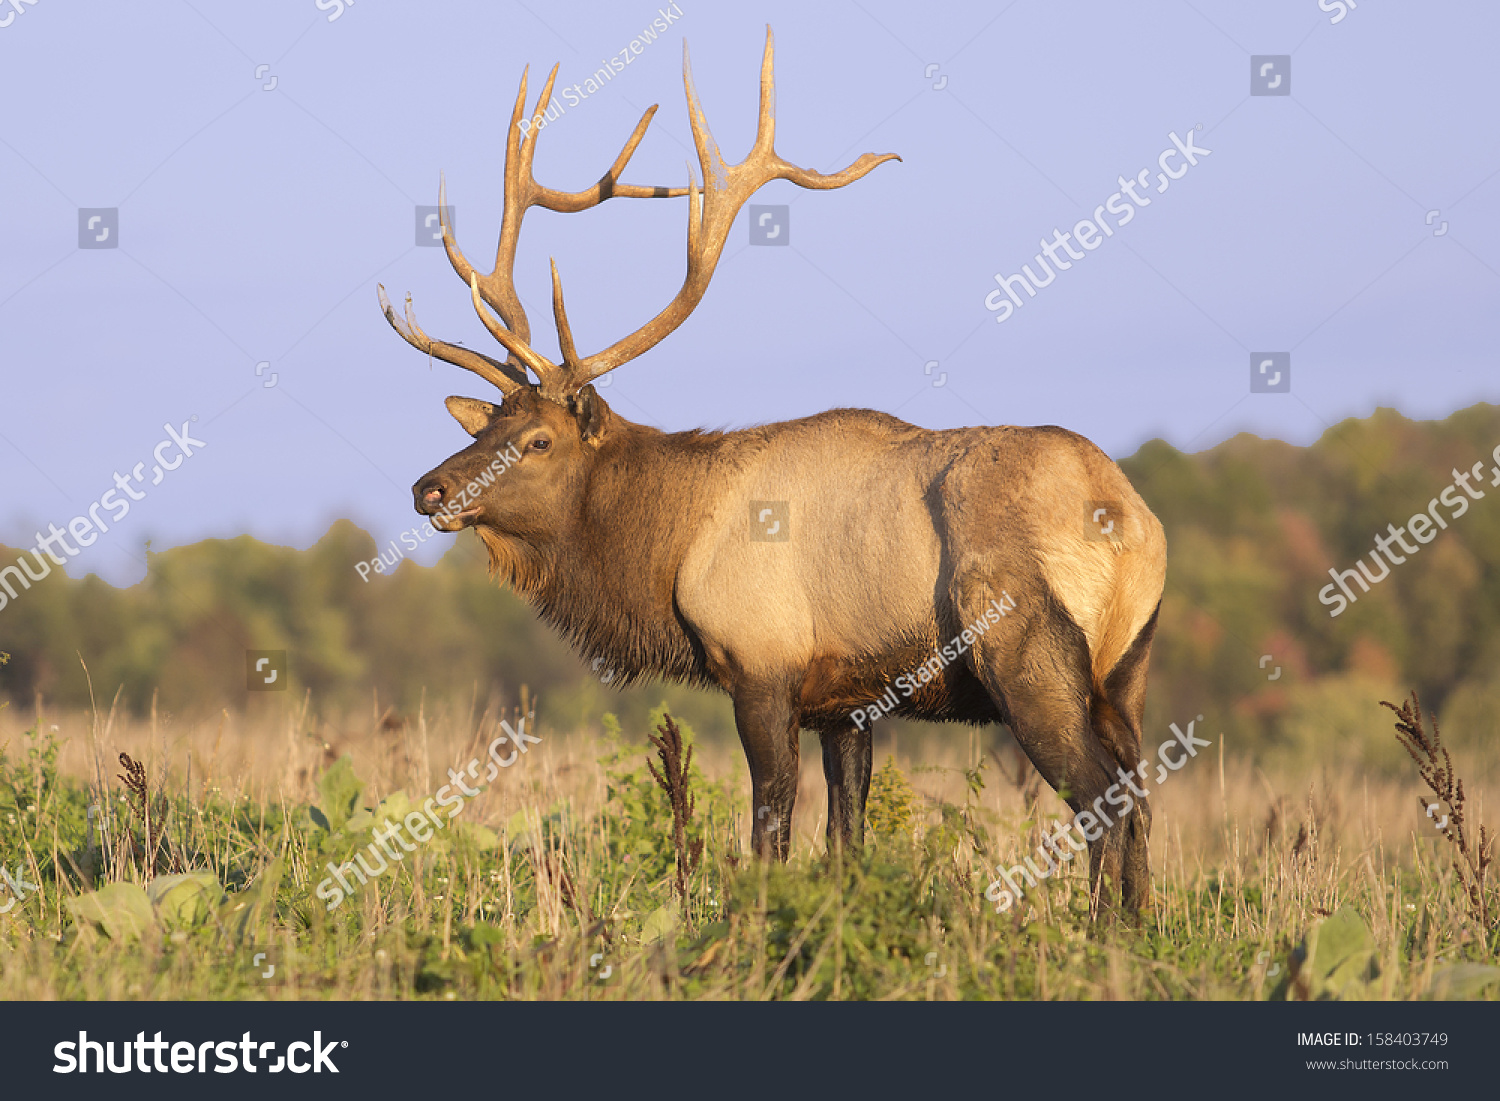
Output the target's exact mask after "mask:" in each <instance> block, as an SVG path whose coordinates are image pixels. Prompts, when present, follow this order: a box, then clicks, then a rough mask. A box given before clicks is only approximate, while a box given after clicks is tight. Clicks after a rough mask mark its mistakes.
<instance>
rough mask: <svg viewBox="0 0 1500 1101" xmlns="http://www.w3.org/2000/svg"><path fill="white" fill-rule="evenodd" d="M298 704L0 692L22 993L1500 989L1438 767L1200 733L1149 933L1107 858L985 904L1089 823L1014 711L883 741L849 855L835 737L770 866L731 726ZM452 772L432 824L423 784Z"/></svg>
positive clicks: (1171, 794) (807, 780) (1485, 914)
mask: <svg viewBox="0 0 1500 1101" xmlns="http://www.w3.org/2000/svg"><path fill="white" fill-rule="evenodd" d="M283 699H284V698H283ZM281 706H282V708H283V709H282V710H281V711H279V712H277V711H275V710H274V709H270V710H267V711H265V712H263V713H262V714H260V715H258V716H256V717H254V718H251V717H248V716H244V715H230V714H227V713H225V714H223V715H221V716H220V717H219V718H217V719H215V720H213V721H208V722H203V723H196V724H194V723H181V722H176V721H166V720H164V719H163V720H157V719H154V718H152V719H144V720H131V719H127V718H124V717H122V716H121V715H111V714H109V713H108V712H107V709H105V708H102V707H101V709H100V713H99V714H97V715H96V714H93V713H65V714H52V713H49V712H48V711H46V710H45V709H40V710H34V711H32V712H31V713H27V714H22V713H21V712H20V711H19V710H18V709H15V708H11V709H6V710H3V711H0V748H3V757H0V829H3V833H0V860H3V863H4V865H5V867H6V869H7V873H6V875H7V879H8V881H9V882H8V884H7V888H8V889H7V892H6V893H4V894H0V905H4V904H5V903H6V902H12V903H13V904H12V905H11V906H10V908H9V910H8V911H7V912H5V913H3V914H0V997H3V998H5V999H74V998H87V999H177V998H227V999H242V998H272V999H275V998H299V999H317V998H325V999H348V998H357V999H384V998H402V999H405V998H435V999H455V998H457V999H470V998H507V999H558V998H563V999H590V1000H611V999H659V998H671V999H699V998H704V999H724V998H732V999H789V1000H801V999H975V998H1005V999H1266V998H1273V997H1286V996H1289V995H1290V996H1308V997H1354V998H1382V999H1417V998H1428V997H1458V998H1474V997H1487V998H1496V997H1500V969H1497V968H1496V967H1494V966H1491V965H1492V964H1493V962H1494V957H1495V953H1496V948H1497V940H1496V938H1497V933H1496V931H1495V929H1494V926H1493V915H1494V913H1495V910H1494V890H1493V887H1492V886H1491V885H1490V884H1489V882H1488V878H1489V873H1488V868H1487V867H1485V868H1479V866H1478V864H1477V863H1471V864H1469V865H1465V864H1464V863H1463V860H1464V858H1463V856H1462V854H1460V853H1459V851H1458V847H1457V846H1456V845H1454V844H1453V843H1452V842H1451V841H1450V839H1449V838H1448V837H1446V836H1445V835H1444V834H1442V833H1440V832H1439V831H1438V830H1437V828H1436V821H1435V819H1432V818H1426V817H1424V816H1423V813H1422V807H1423V804H1424V802H1426V801H1427V799H1426V797H1427V789H1426V787H1425V786H1424V785H1423V784H1422V781H1421V779H1420V778H1419V777H1418V775H1417V769H1416V766H1415V765H1413V767H1412V769H1411V775H1410V779H1409V782H1398V781H1393V780H1391V779H1389V778H1387V779H1382V780H1377V779H1375V778H1373V777H1364V776H1360V775H1356V774H1352V773H1351V772H1349V771H1348V770H1347V769H1345V768H1342V767H1339V766H1337V765H1334V766H1331V767H1329V768H1327V769H1324V770H1322V771H1319V772H1316V773H1301V774H1297V775H1287V776H1276V775H1269V776H1268V775H1266V774H1265V773H1263V772H1262V771H1261V770H1260V769H1258V768H1257V767H1255V765H1254V764H1253V763H1252V762H1251V761H1249V760H1247V759H1245V758H1243V757H1242V756H1240V755H1237V754H1236V753H1235V752H1234V747H1233V746H1228V747H1226V746H1224V744H1223V739H1222V738H1220V737H1218V736H1217V735H1215V734H1214V733H1213V731H1212V728H1209V729H1208V730H1207V731H1200V735H1201V736H1206V737H1208V738H1210V739H1211V740H1212V741H1213V742H1214V745H1213V747H1212V748H1211V749H1209V750H1200V751H1199V753H1198V755H1197V756H1196V757H1194V758H1192V759H1191V760H1189V761H1187V763H1186V764H1185V765H1184V767H1183V768H1182V769H1181V771H1179V772H1175V773H1172V774H1170V775H1169V776H1167V778H1166V779H1165V780H1164V781H1163V782H1161V783H1160V785H1159V787H1157V788H1156V789H1155V790H1154V791H1153V795H1152V805H1153V810H1154V816H1155V820H1154V827H1153V832H1152V837H1151V864H1152V870H1153V875H1154V877H1155V895H1156V905H1155V909H1154V913H1152V914H1151V915H1149V917H1148V918H1146V919H1144V920H1143V922H1142V923H1141V925H1140V926H1139V927H1127V926H1126V925H1125V924H1123V923H1118V922H1100V923H1094V922H1091V921H1090V918H1089V906H1088V892H1087V889H1086V879H1085V878H1084V877H1085V872H1086V868H1082V869H1080V868H1079V867H1078V865H1079V864H1080V863H1082V861H1073V862H1072V864H1070V865H1065V866H1064V869H1063V872H1062V874H1060V875H1058V876H1054V877H1051V878H1048V879H1043V880H1041V881H1040V882H1039V883H1038V884H1037V886H1036V887H1035V888H1030V887H1027V889H1026V890H1025V891H1024V893H1023V895H1022V897H1021V899H1020V900H1019V901H1018V902H1017V903H1016V904H1015V905H1012V906H1010V907H1008V908H1006V909H1005V910H1004V912H997V905H996V903H995V902H993V901H990V900H989V899H987V898H986V891H987V889H989V888H990V884H991V883H992V881H994V880H995V869H996V866H997V865H998V864H1000V863H1002V862H1003V863H1004V864H1005V865H1007V866H1011V865H1015V864H1018V863H1020V862H1021V861H1022V860H1023V859H1024V858H1025V857H1026V856H1027V855H1032V856H1033V857H1034V856H1035V853H1036V850H1037V847H1038V845H1039V844H1040V843H1041V839H1042V833H1043V829H1044V827H1049V828H1050V826H1051V824H1052V823H1053V820H1054V819H1058V818H1063V817H1065V816H1066V808H1065V806H1064V805H1063V803H1062V802H1061V801H1060V800H1059V799H1057V797H1056V796H1055V795H1053V794H1052V792H1051V791H1050V790H1049V789H1047V788H1046V786H1045V785H1043V784H1041V783H1040V779H1039V778H1038V777H1037V776H1036V775H1035V773H1034V772H1031V771H1030V770H1029V766H1027V765H1024V762H1023V761H1022V760H1021V758H1019V756H1018V755H1016V754H1014V753H1013V752H1012V750H1011V749H1008V748H1006V747H1004V746H1002V747H1000V748H998V749H996V750H994V751H993V752H991V751H989V750H988V749H987V748H986V747H987V746H988V744H989V743H988V742H987V741H985V739H986V738H992V737H993V736H992V735H989V734H980V733H977V732H976V733H975V734H973V735H971V736H969V737H968V744H967V746H965V745H964V742H963V736H960V737H959V738H958V739H956V740H955V739H954V738H952V737H949V738H947V739H946V740H944V739H928V740H923V739H921V738H919V737H917V736H915V735H914V734H913V733H910V732H903V733H902V734H901V735H900V737H899V740H897V739H895V738H893V737H892V736H891V735H888V734H885V733H881V734H878V735H877V743H876V768H877V777H876V782H875V790H874V791H873V793H872V797H871V809H870V821H871V835H872V836H871V839H870V843H869V844H868V845H867V847H866V850H865V851H864V852H863V853H862V854H860V855H858V856H856V857H852V858H840V857H828V856H827V855H825V852H824V845H823V837H822V830H823V815H824V807H825V803H824V792H823V781H822V777H821V773H820V769H819V767H818V766H819V759H818V754H817V752H816V742H815V741H813V740H812V739H809V740H808V743H807V744H806V745H805V746H804V752H803V774H802V789H801V794H800V797H799V800H798V818H797V844H796V847H795V852H794V854H793V857H792V859H791V860H790V862H789V863H788V865H787V866H785V867H767V866H766V865H765V864H763V863H762V862H760V861H757V860H753V859H750V858H749V857H748V855H747V852H746V850H747V842H748V836H749V828H748V827H749V817H748V816H749V806H748V804H749V784H748V780H747V777H746V769H745V765H744V762H743V759H742V757H741V755H740V752H739V749H738V747H737V746H728V745H725V746H711V745H706V744H705V745H698V746H692V749H693V754H692V757H691V762H690V764H687V763H686V762H684V761H680V760H676V759H675V758H673V757H672V754H671V753H670V752H668V753H667V755H666V756H667V758H668V762H670V763H668V762H664V761H663V760H662V759H661V758H662V751H661V750H659V749H658V748H657V747H654V746H653V745H652V744H650V743H649V742H648V740H647V737H648V733H649V732H648V731H647V730H644V729H641V730H634V729H632V730H624V731H621V730H619V729H618V724H615V723H614V722H613V721H612V720H610V719H609V718H606V719H605V722H604V728H603V730H602V732H601V731H599V730H595V731H592V732H565V731H558V730H554V729H552V728H551V727H549V725H548V724H547V721H546V713H545V709H542V710H541V711H540V713H538V714H534V715H532V716H530V717H529V719H528V722H527V724H526V726H525V727H524V728H519V720H520V718H521V716H520V715H519V714H518V713H514V712H512V713H505V714H502V713H501V712H500V711H499V710H498V709H496V708H494V707H491V708H490V709H488V710H482V709H479V708H474V709H469V710H467V711H465V710H463V709H462V708H461V707H455V708H453V709H451V710H444V709H441V708H434V709H431V710H430V711H425V712H423V713H421V714H418V715H415V716H412V717H410V718H409V719H401V718H397V717H395V716H392V715H389V714H381V713H379V712H378V711H372V712H371V713H370V714H368V715H366V716H363V717H361V718H357V719H350V720H349V721H347V722H345V723H343V724H339V725H336V726H334V727H328V726H326V725H323V726H319V727H318V730H317V731H316V732H314V733H309V731H310V730H313V726H314V724H312V723H311V722H310V721H309V719H308V711H307V705H306V703H305V702H303V703H302V705H301V706H300V707H299V706H297V703H296V701H287V702H286V703H284V704H282V705H281ZM502 723H504V724H505V725H502ZM522 730H524V733H525V734H526V735H527V736H528V738H535V739H539V740H536V741H529V740H527V739H521V738H519V737H517V736H516V735H518V734H519V733H520V732H521V731H522ZM501 735H507V739H508V740H507V741H506V742H504V743H500V745H499V749H498V751H496V752H495V753H494V754H493V755H492V752H491V748H490V747H491V745H492V744H493V743H494V741H495V739H496V738H498V737H500V736H501ZM684 736H685V738H686V740H687V742H688V743H689V744H690V745H691V742H692V735H691V732H689V731H684ZM518 742H519V743H520V749H524V752H521V751H520V749H516V748H513V747H515V746H516V744H517V743H518ZM669 749H670V747H669ZM121 754H125V755H128V760H126V759H122V757H121ZM511 755H513V757H512V756H511ZM648 760H649V761H650V762H652V764H651V765H650V766H648ZM471 761H473V762H476V763H477V764H478V765H479V766H480V767H479V768H478V769H477V771H466V770H467V768H468V765H469V763H470V762H471ZM491 761H498V762H500V763H501V764H504V767H489V766H488V763H489V762H491ZM507 762H508V763H507ZM1456 764H1457V767H1458V773H1459V775H1462V774H1463V771H1462V769H1463V763H1462V762H1457V763H1456ZM684 765H686V767H682V766H684ZM450 769H452V770H455V771H456V773H457V774H458V775H459V777H460V778H461V779H463V780H464V781H465V782H466V784H468V785H469V787H470V789H471V790H476V789H477V790H478V794H476V795H474V796H472V797H468V796H462V797H460V796H456V795H454V794H452V793H453V791H455V790H457V789H456V788H453V787H452V786H451V785H452V778H451V775H450V771H449V770H450ZM652 769H655V770H656V771H657V772H659V773H665V775H664V777H663V779H665V780H667V781H669V783H668V785H667V786H669V787H675V788H676V793H677V798H676V802H677V808H676V812H675V817H674V809H673V805H672V804H673V799H672V798H670V797H669V795H668V793H667V792H666V791H665V790H664V789H663V786H662V785H661V784H659V783H658V781H657V779H656V778H655V777H653V775H652ZM678 772H680V773H681V776H680V781H681V783H676V784H674V783H673V782H672V781H674V780H676V779H679V778H678V777H677V775H676V774H677V773H678ZM487 773H493V774H494V775H493V779H492V780H489V782H487V783H486V782H485V781H486V774H487ZM445 785H450V787H449V789H448V797H447V798H448V800H449V802H445V803H443V804H442V805H441V807H439V810H438V815H437V820H438V821H441V822H442V826H443V828H442V829H432V828H431V827H430V825H428V823H430V822H431V821H433V819H434V816H433V815H432V814H431V812H430V810H429V812H428V814H427V816H426V818H425V819H424V817H423V815H422V813H421V812H420V810H419V808H421V807H422V806H423V804H424V803H425V802H426V801H427V800H428V799H429V797H433V796H436V795H439V793H440V790H441V789H443V788H444V786H445ZM684 785H685V790H684ZM1467 796H1468V809H1467V814H1468V819H1469V822H1468V826H1467V829H1468V831H1469V833H1470V834H1471V835H1477V833H1478V828H1477V823H1478V820H1479V818H1480V817H1481V814H1480V811H1481V810H1482V807H1483V802H1484V800H1483V793H1481V792H1478V791H1469V792H1468V793H1467ZM453 800H458V801H457V802H452V801H453ZM450 803H451V806H452V807H456V809H443V808H444V807H449V806H450ZM689 809H691V816H690V817H686V816H685V814H684V812H685V811H687V810H689ZM1443 809H1445V810H1447V809H1448V807H1447V805H1446V804H1445V806H1444V808H1443ZM409 814H410V815H413V819H408V818H407V817H406V816H407V815H409ZM450 814H451V815H452V817H451V818H450V817H447V815H450ZM402 821H407V822H413V821H414V824H412V825H409V826H407V827H406V829H407V831H408V832H403V833H402V834H401V835H400V838H401V839H400V841H399V842H397V841H394V840H388V841H387V848H388V849H389V850H390V852H392V853H394V854H397V855H399V859H381V858H377V857H376V856H375V855H374V853H375V851H376V850H374V849H371V848H369V846H371V845H372V844H373V843H372V841H371V835H370V830H371V829H372V828H376V827H381V826H382V824H383V823H386V822H392V823H396V822H402ZM424 830H425V832H426V833H427V835H428V837H427V839H426V840H423V839H422V832H423V831H424ZM1450 830H1451V826H1450ZM1468 849H1469V859H1470V861H1471V862H1472V861H1475V858H1476V853H1477V836H1470V837H1469V838H1468ZM356 850H359V851H361V852H364V853H365V854H366V855H365V861H366V867H367V868H368V870H369V871H370V873H371V874H370V875H369V876H367V877H366V878H367V879H368V882H367V883H366V884H365V885H363V886H361V885H360V884H359V882H358V878H357V877H356V876H355V873H354V872H353V870H348V871H345V872H344V873H343V874H344V878H345V880H346V881H348V883H349V886H350V892H349V895H348V897H341V898H339V899H338V901H337V903H336V904H334V905H331V906H330V902H331V901H332V896H333V895H334V894H339V895H342V894H343V890H342V888H338V889H337V890H335V889H333V887H332V886H331V885H333V884H335V883H336V880H334V878H333V877H332V875H331V872H332V871H333V870H334V869H337V868H338V867H339V865H340V864H341V863H342V862H345V861H349V860H351V859H352V858H353V856H354V854H355V852H356ZM330 865H332V867H330ZM382 868H383V870H382ZM1476 868H1479V874H1480V876H1481V880H1482V881H1481V882H1474V883H1473V884H1472V885H1473V887H1474V890H1471V889H1470V885H1471V881H1473V880H1474V877H1475V874H1476V873H1475V870H1474V869H1476ZM1466 869H1467V870H1466ZM320 887H321V888H322V894H321V897H320V893H319V892H320ZM994 893H995V892H994V891H993V890H992V891H991V894H992V895H993V894H994ZM17 894H19V896H20V897H19V898H16V897H15V896H16V895H17ZM1484 906H1488V907H1489V910H1488V911H1484V910H1483V907H1484ZM1487 924H1488V926H1489V928H1488V930H1487V929H1486V926H1487ZM262 954H264V955H262ZM257 957H259V958H257ZM272 966H274V973H273V974H271V975H270V977H268V978H267V977H263V976H265V974H266V971H267V970H268V969H269V968H271V967H272ZM1293 980H1294V981H1293Z"/></svg>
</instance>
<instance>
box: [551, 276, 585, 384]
mask: <svg viewBox="0 0 1500 1101" xmlns="http://www.w3.org/2000/svg"><path fill="white" fill-rule="evenodd" d="M552 316H553V318H554V319H555V320H556V321H557V343H558V345H559V346H560V347H561V348H562V357H563V369H564V370H565V371H567V373H568V375H569V376H572V375H575V374H577V373H578V372H579V371H581V370H582V369H583V364H581V363H579V362H578V347H577V345H575V344H574V343H573V329H572V326H570V325H569V324H568V311H567V309H566V308H565V307H564V306H563V292H562V279H561V277H559V276H558V274H557V261H556V260H553V261H552Z"/></svg>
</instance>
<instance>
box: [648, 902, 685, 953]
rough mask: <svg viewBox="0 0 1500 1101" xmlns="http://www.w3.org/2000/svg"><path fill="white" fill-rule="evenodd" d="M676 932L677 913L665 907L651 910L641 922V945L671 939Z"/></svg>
mask: <svg viewBox="0 0 1500 1101" xmlns="http://www.w3.org/2000/svg"><path fill="white" fill-rule="evenodd" d="M676 932H677V913H676V911H675V910H673V909H671V908H670V907H667V906H662V907H660V908H658V909H655V910H652V911H651V912H650V913H649V914H647V915H646V920H645V921H643V922H641V943H642V944H656V943H657V942H659V941H664V940H667V939H669V938H671V937H672V936H673V935H675V934H676Z"/></svg>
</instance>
